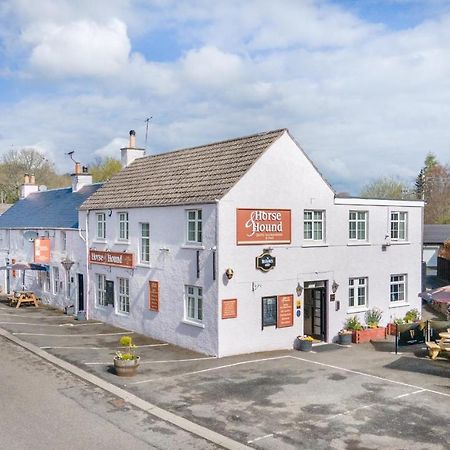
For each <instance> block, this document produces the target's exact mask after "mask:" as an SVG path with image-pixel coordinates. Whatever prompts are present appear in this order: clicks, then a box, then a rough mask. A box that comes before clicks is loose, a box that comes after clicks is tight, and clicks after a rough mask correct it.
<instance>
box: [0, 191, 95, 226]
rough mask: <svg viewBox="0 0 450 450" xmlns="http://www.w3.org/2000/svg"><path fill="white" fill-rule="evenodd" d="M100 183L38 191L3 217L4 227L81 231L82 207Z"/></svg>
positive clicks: (1, 223)
mask: <svg viewBox="0 0 450 450" xmlns="http://www.w3.org/2000/svg"><path fill="white" fill-rule="evenodd" d="M100 187H101V184H100V183H97V184H91V185H88V186H84V187H82V188H81V189H80V190H79V191H78V192H72V188H64V189H52V190H48V191H40V192H34V193H33V194H30V195H28V197H27V198H24V199H22V200H19V201H17V202H16V203H15V204H14V205H13V206H11V208H9V209H8V210H7V211H6V212H5V213H4V214H2V215H1V216H0V228H78V208H79V207H80V205H81V204H82V203H83V202H84V201H85V200H86V199H87V198H88V197H89V196H90V195H92V194H93V193H94V192H95V191H96V190H97V189H99V188H100Z"/></svg>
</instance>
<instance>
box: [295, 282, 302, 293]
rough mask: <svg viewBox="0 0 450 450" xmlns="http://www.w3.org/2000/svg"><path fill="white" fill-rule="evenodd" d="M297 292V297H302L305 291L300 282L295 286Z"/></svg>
mask: <svg viewBox="0 0 450 450" xmlns="http://www.w3.org/2000/svg"><path fill="white" fill-rule="evenodd" d="M295 292H296V293H297V297H300V295H302V292H303V286H302V285H301V284H300V282H298V283H297V287H296V288H295Z"/></svg>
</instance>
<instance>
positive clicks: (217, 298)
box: [79, 129, 423, 356]
mask: <svg viewBox="0 0 450 450" xmlns="http://www.w3.org/2000/svg"><path fill="white" fill-rule="evenodd" d="M122 162H123V165H124V166H126V167H125V168H124V169H123V170H122V171H121V172H120V173H119V174H117V175H116V176H114V177H113V178H112V179H111V180H110V181H109V182H107V183H105V184H104V185H103V186H102V187H101V188H100V189H98V190H97V191H96V192H94V193H93V194H92V195H91V196H90V197H89V198H88V199H87V200H86V201H85V202H84V203H83V204H82V206H81V209H80V213H79V223H80V225H81V226H83V228H85V229H86V245H87V249H86V250H87V252H86V253H87V255H88V271H87V274H86V278H87V280H86V281H87V299H88V301H87V304H86V309H87V311H86V313H87V316H88V317H89V318H91V319H96V320H101V321H104V322H108V323H111V324H113V325H117V326H119V327H124V328H126V329H131V330H134V331H137V332H140V333H143V334H146V335H149V336H152V337H155V338H157V339H161V340H164V341H168V342H171V343H173V344H176V345H179V346H182V347H187V348H190V349H193V350H197V351H199V352H203V353H207V354H210V355H217V356H226V355H233V354H238V353H248V352H256V351H265V350H275V349H288V348H292V346H293V342H294V339H295V338H296V336H298V335H303V334H309V335H313V336H314V337H316V338H317V339H320V340H323V341H326V342H332V341H333V340H335V339H336V336H337V333H338V331H339V330H340V329H341V328H342V327H343V325H344V322H345V321H346V319H347V318H348V317H349V316H351V315H358V316H359V317H360V319H361V321H363V322H364V313H365V312H366V311H367V310H368V309H370V308H373V307H375V306H376V307H378V308H381V309H382V311H383V319H382V323H383V324H384V323H386V322H388V321H389V320H391V319H393V318H396V317H402V316H403V315H404V314H405V312H406V311H407V310H409V309H411V308H418V309H420V307H421V304H420V299H419V297H418V293H419V292H420V290H421V260H422V222H423V220H422V213H423V202H422V201H402V200H375V199H374V200H369V199H362V198H340V197H339V196H337V195H336V194H335V192H334V191H333V190H332V188H331V187H330V186H329V185H328V184H327V182H326V181H325V180H324V179H323V178H322V176H321V175H320V173H319V172H318V171H317V169H316V168H315V167H314V165H313V164H312V162H311V161H310V160H309V159H308V157H307V156H306V155H305V153H304V152H303V151H302V149H301V148H300V147H299V146H298V144H297V143H296V142H295V141H294V139H293V138H292V137H291V135H290V134H289V132H288V131H287V130H284V129H282V130H276V131H271V132H267V133H261V134H257V135H253V136H248V137H243V138H238V139H233V140H228V141H224V142H218V143H213V144H209V145H205V146H202V147H195V148H189V149H184V150H178V151H174V152H169V153H164V154H159V155H152V156H145V155H144V151H143V150H142V149H138V148H136V145H135V136H134V132H130V144H129V146H128V147H127V148H124V149H122Z"/></svg>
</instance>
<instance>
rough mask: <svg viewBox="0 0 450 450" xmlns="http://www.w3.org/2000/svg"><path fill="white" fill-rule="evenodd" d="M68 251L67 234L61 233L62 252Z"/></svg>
mask: <svg viewBox="0 0 450 450" xmlns="http://www.w3.org/2000/svg"><path fill="white" fill-rule="evenodd" d="M66 250H67V233H66V232H65V231H61V251H62V252H65V251H66Z"/></svg>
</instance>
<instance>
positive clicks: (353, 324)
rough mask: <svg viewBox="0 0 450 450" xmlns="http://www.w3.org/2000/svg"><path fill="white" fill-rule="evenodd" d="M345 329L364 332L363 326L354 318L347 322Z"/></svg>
mask: <svg viewBox="0 0 450 450" xmlns="http://www.w3.org/2000/svg"><path fill="white" fill-rule="evenodd" d="M344 328H345V329H346V330H352V331H358V330H362V328H363V326H362V325H361V322H360V321H359V319H358V317H356V316H352V317H349V318H348V319H347V320H346V321H345V324H344Z"/></svg>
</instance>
